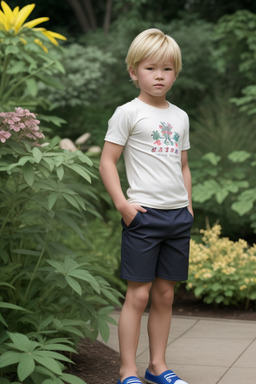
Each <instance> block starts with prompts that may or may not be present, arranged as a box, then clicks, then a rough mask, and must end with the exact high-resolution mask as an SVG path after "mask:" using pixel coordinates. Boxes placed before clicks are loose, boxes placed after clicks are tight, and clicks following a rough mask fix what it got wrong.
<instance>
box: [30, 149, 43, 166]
mask: <svg viewBox="0 0 256 384" xmlns="http://www.w3.org/2000/svg"><path fill="white" fill-rule="evenodd" d="M32 153H33V156H34V158H35V160H36V162H37V163H40V161H41V159H42V157H43V154H42V152H41V151H40V149H39V148H37V147H34V148H33V150H32Z"/></svg>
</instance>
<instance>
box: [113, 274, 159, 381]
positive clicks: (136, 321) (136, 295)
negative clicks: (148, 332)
mask: <svg viewBox="0 0 256 384" xmlns="http://www.w3.org/2000/svg"><path fill="white" fill-rule="evenodd" d="M151 285H152V283H136V282H132V281H128V285H127V292H126V297H125V302H124V305H123V308H122V311H121V314H120V318H119V324H118V336H119V348H120V359H121V366H120V378H121V382H122V381H123V380H124V379H125V378H126V377H128V376H137V367H136V352H137V346H138V341H139V334H140V324H141V316H142V314H143V312H144V310H145V308H146V306H147V303H148V299H149V291H150V288H151Z"/></svg>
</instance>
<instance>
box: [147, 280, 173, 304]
mask: <svg viewBox="0 0 256 384" xmlns="http://www.w3.org/2000/svg"><path fill="white" fill-rule="evenodd" d="M151 299H152V301H154V302H155V303H159V304H160V303H161V304H164V303H166V304H167V305H170V304H172V303H173V300H174V285H173V284H165V285H163V286H161V285H160V286H159V285H158V286H157V287H156V286H155V287H153V289H152V294H151Z"/></svg>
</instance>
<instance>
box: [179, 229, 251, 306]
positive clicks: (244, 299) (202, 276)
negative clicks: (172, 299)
mask: <svg viewBox="0 0 256 384" xmlns="http://www.w3.org/2000/svg"><path fill="white" fill-rule="evenodd" d="M201 233H202V234H203V237H202V243H196V242H195V241H193V240H191V247H190V267H189V277H188V281H187V283H186V284H187V285H186V287H187V289H189V290H193V291H194V293H195V296H197V297H201V298H202V299H203V301H204V302H206V303H208V304H211V303H215V304H224V305H230V304H233V305H241V304H242V305H244V306H245V307H246V308H248V307H249V305H250V302H254V301H255V300H256V276H255V270H256V244H254V245H253V246H252V247H249V246H248V244H247V243H246V242H245V241H244V240H241V239H239V240H238V241H237V242H233V241H231V240H229V239H228V238H221V237H220V234H221V227H220V226H219V225H215V226H214V227H213V228H212V229H208V230H203V231H201Z"/></svg>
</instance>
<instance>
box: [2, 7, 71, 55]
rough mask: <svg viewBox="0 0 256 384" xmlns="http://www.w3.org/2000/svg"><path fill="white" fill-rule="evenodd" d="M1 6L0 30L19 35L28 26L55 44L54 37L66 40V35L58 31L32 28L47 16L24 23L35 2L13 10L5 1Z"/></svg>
mask: <svg viewBox="0 0 256 384" xmlns="http://www.w3.org/2000/svg"><path fill="white" fill-rule="evenodd" d="M1 6H2V11H1V10H0V30H2V31H4V32H8V33H12V34H14V35H19V34H20V33H21V32H25V28H30V29H33V30H34V31H39V32H41V33H42V34H43V35H44V36H46V37H47V38H48V39H49V40H50V41H51V42H52V43H53V44H55V45H58V41H57V40H56V39H60V40H66V37H65V36H63V35H61V34H59V33H56V32H52V31H48V30H47V29H45V28H34V27H35V26H36V25H38V24H41V23H44V22H45V21H48V20H49V17H39V18H37V19H34V20H31V21H28V22H27V23H25V21H26V19H27V18H28V16H29V15H30V13H31V12H32V11H33V9H34V8H35V4H28V5H26V6H25V7H23V8H21V10H20V8H19V7H15V8H14V9H13V10H11V8H10V7H9V5H8V4H7V3H6V2H5V1H1ZM24 23H25V24H24ZM20 39H21V41H22V42H23V43H24V41H25V39H24V38H23V37H20ZM35 42H36V43H37V44H39V45H40V46H42V48H43V49H44V50H47V48H46V47H45V46H44V45H43V43H42V42H41V41H40V40H39V39H36V40H35ZM39 42H40V43H39Z"/></svg>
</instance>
